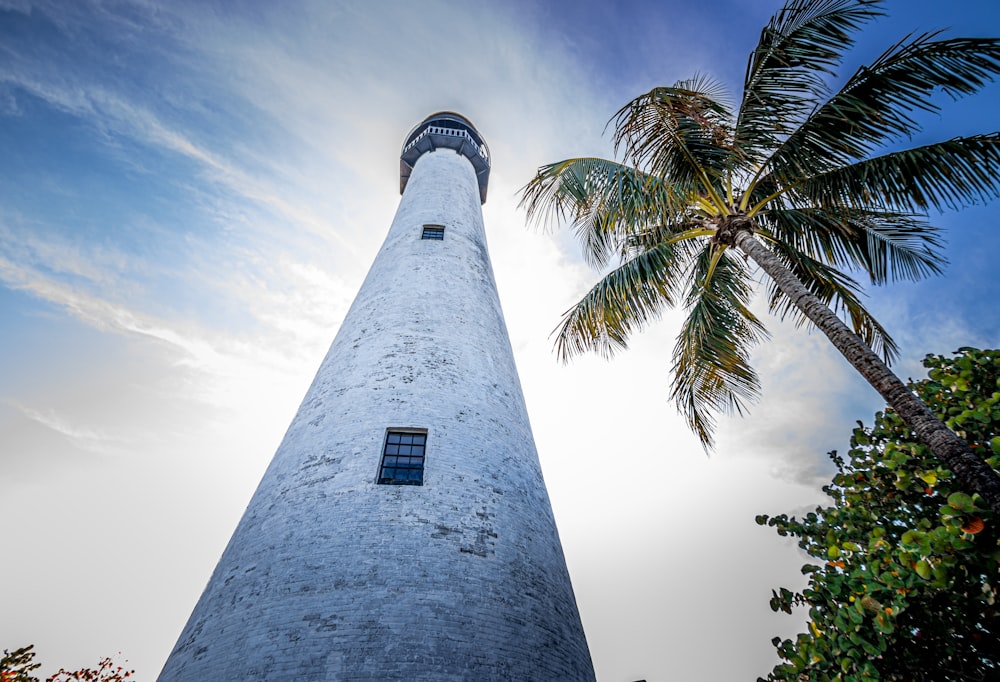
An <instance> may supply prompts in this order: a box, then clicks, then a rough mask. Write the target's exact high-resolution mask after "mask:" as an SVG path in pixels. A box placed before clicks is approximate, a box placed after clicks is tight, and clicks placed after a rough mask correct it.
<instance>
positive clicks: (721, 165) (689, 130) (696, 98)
mask: <svg viewBox="0 0 1000 682" xmlns="http://www.w3.org/2000/svg"><path fill="white" fill-rule="evenodd" d="M731 120H732V115H731V112H730V110H729V108H728V107H727V106H726V104H725V103H724V101H722V96H721V95H720V90H719V86H718V85H716V84H715V83H713V82H711V81H708V80H705V79H695V80H690V81H681V82H678V83H676V84H675V85H673V86H671V87H663V88H654V89H653V90H651V91H650V92H648V93H646V94H644V95H641V96H639V97H637V98H635V99H634V100H632V101H631V102H629V103H628V104H626V105H625V106H624V107H622V108H621V109H620V110H619V111H618V113H617V114H615V116H614V118H613V119H612V121H613V122H614V125H615V134H614V143H615V151H616V152H618V151H619V150H621V151H622V152H623V154H624V157H625V158H626V159H627V160H628V161H629V162H630V163H632V164H634V165H636V166H637V167H640V168H643V169H646V170H647V171H649V172H650V173H651V174H653V175H656V176H658V177H662V178H669V179H670V182H672V183H674V184H675V185H677V186H678V187H681V188H684V189H685V190H687V191H688V192H699V193H703V194H710V195H711V194H713V193H716V194H717V195H718V194H719V193H720V189H721V184H720V182H719V179H720V178H721V177H722V176H723V174H724V172H725V171H726V169H728V168H729V167H731V166H732V165H733V163H734V154H733V148H732V133H731Z"/></svg>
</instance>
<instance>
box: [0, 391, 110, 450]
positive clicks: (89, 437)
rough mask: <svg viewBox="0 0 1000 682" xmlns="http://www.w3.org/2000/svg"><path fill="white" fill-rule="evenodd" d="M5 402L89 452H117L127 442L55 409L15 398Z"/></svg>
mask: <svg viewBox="0 0 1000 682" xmlns="http://www.w3.org/2000/svg"><path fill="white" fill-rule="evenodd" d="M4 402H6V403H7V404H9V405H11V406H12V407H14V408H15V409H17V410H18V411H19V412H20V413H21V414H23V415H24V416H25V417H27V418H28V419H31V420H32V421H34V422H37V423H39V424H41V425H42V426H44V427H45V428H47V429H50V430H52V431H55V432H56V433H58V434H60V435H62V436H64V437H66V438H67V439H68V440H70V441H71V442H72V443H73V444H74V445H75V446H76V447H78V448H80V449H81V450H85V451H87V452H93V453H97V454H102V455H109V454H117V453H119V452H120V451H121V446H122V444H123V443H124V442H125V439H123V438H122V437H121V436H119V435H116V434H113V433H111V432H109V431H105V430H100V429H95V428H93V426H91V425H90V424H88V425H85V426H84V425H81V424H79V423H74V422H73V421H72V420H71V419H69V418H68V417H66V416H64V415H60V414H58V413H57V412H56V411H55V410H53V409H35V408H32V407H29V406H27V405H23V404H21V403H19V402H17V401H14V400H5V401H4Z"/></svg>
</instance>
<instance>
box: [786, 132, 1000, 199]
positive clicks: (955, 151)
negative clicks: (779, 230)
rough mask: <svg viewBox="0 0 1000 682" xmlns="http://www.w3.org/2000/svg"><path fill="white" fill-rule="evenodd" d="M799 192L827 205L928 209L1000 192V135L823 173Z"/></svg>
mask: <svg viewBox="0 0 1000 682" xmlns="http://www.w3.org/2000/svg"><path fill="white" fill-rule="evenodd" d="M793 192H794V194H796V195H799V196H801V197H804V198H806V199H807V200H808V201H809V202H810V203H812V204H813V205H815V206H820V207H823V208H827V209H829V208H833V207H836V208H851V209H856V210H875V211H899V212H904V213H913V212H924V211H926V210H927V209H928V208H931V207H933V208H935V209H937V210H941V209H943V208H952V209H958V208H962V207H964V206H967V205H969V204H974V203H976V202H977V201H986V200H989V199H994V198H996V197H997V196H998V195H1000V133H989V134H986V135H974V136H970V137H957V138H954V139H951V140H947V141H945V142H938V143H935V144H929V145H924V146H921V147H914V148H912V149H905V150H902V151H897V152H891V153H888V154H885V155H883V156H876V157H874V158H871V159H866V160H864V161H859V162H857V163H853V164H851V165H849V166H844V167H842V168H837V169H834V170H831V171H827V172H825V173H820V174H818V175H815V176H813V177H811V178H808V179H807V180H804V181H802V182H801V183H800V184H798V185H797V186H796V187H795V188H794V190H793Z"/></svg>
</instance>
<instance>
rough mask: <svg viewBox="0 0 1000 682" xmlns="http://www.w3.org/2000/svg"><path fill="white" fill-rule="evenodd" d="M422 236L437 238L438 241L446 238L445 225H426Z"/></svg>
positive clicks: (422, 237) (424, 237) (423, 237)
mask: <svg viewBox="0 0 1000 682" xmlns="http://www.w3.org/2000/svg"><path fill="white" fill-rule="evenodd" d="M420 238H421V239H437V240H438V241H440V240H442V239H444V225H424V232H423V234H421V235H420Z"/></svg>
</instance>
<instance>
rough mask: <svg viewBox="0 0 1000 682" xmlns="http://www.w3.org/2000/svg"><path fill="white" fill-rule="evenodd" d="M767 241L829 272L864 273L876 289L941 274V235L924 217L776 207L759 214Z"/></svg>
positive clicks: (884, 212) (874, 212)
mask: <svg viewBox="0 0 1000 682" xmlns="http://www.w3.org/2000/svg"><path fill="white" fill-rule="evenodd" d="M758 219H759V224H760V226H761V227H760V229H761V234H762V236H766V237H768V238H769V241H771V242H780V243H783V244H787V245H788V247H789V248H791V249H794V250H795V251H797V252H799V253H802V254H804V255H806V256H808V257H810V258H812V259H815V260H818V261H821V262H823V263H824V264H826V265H828V266H834V267H838V268H848V269H856V270H862V271H864V272H865V273H866V274H867V275H868V277H869V279H870V280H871V282H872V284H876V285H881V284H885V283H887V282H891V281H899V280H909V281H916V280H919V279H923V278H924V277H927V276H929V275H937V274H940V273H941V269H942V267H943V266H944V265H945V263H946V261H945V259H944V257H943V256H942V255H941V247H942V246H943V244H942V242H941V239H940V237H939V235H940V230H939V229H938V228H936V227H934V226H933V225H930V224H928V223H927V221H926V219H924V218H923V217H922V216H916V215H910V214H905V213H897V212H886V211H858V210H851V209H846V210H837V209H832V210H824V209H820V208H810V207H785V206H782V205H781V204H780V202H776V204H775V205H774V206H773V207H772V208H770V209H768V210H765V211H762V212H761V213H759V214H758Z"/></svg>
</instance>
